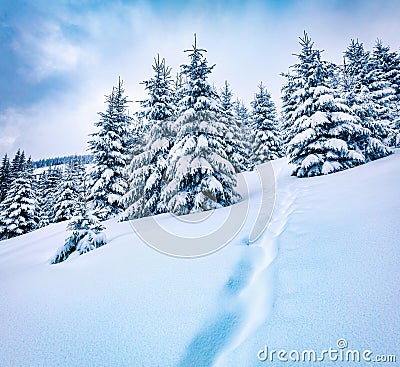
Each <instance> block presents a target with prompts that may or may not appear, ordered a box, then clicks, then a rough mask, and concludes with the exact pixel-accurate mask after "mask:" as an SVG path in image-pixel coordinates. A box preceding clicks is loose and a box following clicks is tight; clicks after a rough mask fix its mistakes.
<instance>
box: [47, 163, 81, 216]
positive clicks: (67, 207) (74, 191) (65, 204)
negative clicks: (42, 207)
mask: <svg viewBox="0 0 400 367" xmlns="http://www.w3.org/2000/svg"><path fill="white" fill-rule="evenodd" d="M84 177H85V171H84V168H83V166H82V164H81V163H80V161H79V159H75V160H73V161H71V162H70V163H69V165H68V166H67V167H66V169H65V171H64V173H63V176H62V179H61V182H60V184H59V185H58V187H57V195H56V200H55V203H54V217H53V221H54V222H61V221H64V220H68V219H71V218H72V217H73V216H75V215H76V214H77V212H79V210H80V206H81V205H82V195H83V190H84V188H83V181H84Z"/></svg>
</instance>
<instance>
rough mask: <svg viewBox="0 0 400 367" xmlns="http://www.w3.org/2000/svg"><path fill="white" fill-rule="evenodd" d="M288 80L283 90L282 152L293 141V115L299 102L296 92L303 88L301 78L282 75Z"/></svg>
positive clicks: (288, 74)
mask: <svg viewBox="0 0 400 367" xmlns="http://www.w3.org/2000/svg"><path fill="white" fill-rule="evenodd" d="M281 76H283V77H284V78H285V79H286V80H285V82H284V84H283V86H282V88H281V100H282V109H281V122H280V126H279V129H280V136H281V140H282V144H283V147H282V150H283V151H286V148H287V145H288V143H289V141H290V140H292V139H293V137H294V135H295V132H294V129H293V113H294V112H295V110H296V106H297V100H296V94H295V92H296V91H297V90H298V89H300V88H301V84H300V78H299V77H298V76H297V75H294V74H293V73H282V74H281Z"/></svg>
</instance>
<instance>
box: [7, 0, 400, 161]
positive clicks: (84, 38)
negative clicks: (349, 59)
mask: <svg viewBox="0 0 400 367" xmlns="http://www.w3.org/2000/svg"><path fill="white" fill-rule="evenodd" d="M398 19H400V2H399V1H397V0H393V1H390V0H386V1H372V0H371V1H368V0H364V1H339V0H331V1H329V0H327V1H305V0H302V1H300V0H291V1H280V0H271V1H218V0H214V1H204V0H203V1H200V0H199V1H160V0H158V1H95V0H93V1H81V0H70V1H63V0H60V1H54V2H52V1H50V0H48V1H44V0H37V1H21V0H17V1H15V0H10V1H9V0H0V41H1V42H0V55H1V56H0V72H1V74H0V94H1V95H0V154H4V153H5V152H7V153H9V154H14V153H15V151H16V149H18V147H21V148H22V149H24V150H25V151H26V153H27V154H31V155H32V157H33V158H34V159H39V158H42V157H49V156H54V155H66V154H74V153H78V154H82V153H85V150H86V147H87V144H86V141H87V140H88V134H89V133H91V132H93V129H94V127H93V124H94V122H95V121H96V120H97V112H98V111H101V110H102V109H103V108H104V105H103V101H104V95H105V94H108V93H109V92H110V90H111V88H112V85H113V84H115V83H116V81H117V80H118V76H119V75H120V76H121V77H122V78H123V79H124V81H125V86H126V91H127V93H128V95H129V97H130V99H131V100H133V101H136V100H140V99H141V98H143V97H144V96H145V94H144V91H143V86H142V85H140V84H139V83H140V82H141V81H143V80H145V79H147V78H148V77H149V76H150V75H151V64H152V61H153V57H154V56H155V55H156V54H157V53H160V55H161V56H162V57H165V58H166V60H167V64H168V65H170V66H171V67H172V69H173V72H177V71H178V66H179V65H180V64H182V63H184V62H186V58H187V56H186V54H185V53H183V50H184V49H187V48H188V47H190V45H191V44H192V41H193V33H194V32H196V33H197V34H198V41H199V45H200V46H201V47H203V48H206V49H208V55H207V56H208V59H209V61H210V63H212V64H213V63H215V64H216V67H215V69H214V70H215V71H214V73H213V75H212V77H211V79H212V81H213V82H214V83H215V85H216V87H218V88H219V87H220V86H222V84H223V82H224V80H225V79H227V80H228V81H229V82H230V84H231V86H232V88H233V90H234V93H235V96H238V97H239V98H241V99H243V100H244V101H245V103H246V104H249V102H250V100H251V98H252V97H253V94H254V92H255V91H256V88H257V84H258V83H259V82H260V81H263V83H265V84H266V85H267V87H268V89H269V90H270V91H271V93H272V96H273V98H274V100H275V101H276V102H277V103H278V104H279V96H280V94H279V90H280V86H281V83H282V78H281V77H280V76H279V74H280V72H283V71H286V70H287V69H288V67H289V65H291V64H293V63H294V62H295V57H294V56H293V55H292V54H293V53H296V52H297V51H298V49H299V47H298V37H299V36H300V35H301V34H302V32H303V30H307V31H308V33H309V34H310V36H311V37H312V39H313V40H314V42H315V45H316V47H318V48H320V49H324V50H325V51H324V57H325V58H326V59H328V60H331V61H335V62H341V60H342V56H343V51H344V50H345V48H346V46H347V45H348V43H349V42H350V39H351V38H359V40H360V41H362V42H364V44H365V45H366V47H367V48H371V47H372V46H373V44H374V41H375V40H376V38H381V39H382V40H383V42H384V43H386V44H388V45H390V46H391V48H392V49H394V50H398V49H399V46H400V44H399V38H398V35H399V34H400V22H399V21H398ZM136 108H137V106H136V105H135V104H134V103H133V104H132V107H131V110H132V111H133V110H135V109H136Z"/></svg>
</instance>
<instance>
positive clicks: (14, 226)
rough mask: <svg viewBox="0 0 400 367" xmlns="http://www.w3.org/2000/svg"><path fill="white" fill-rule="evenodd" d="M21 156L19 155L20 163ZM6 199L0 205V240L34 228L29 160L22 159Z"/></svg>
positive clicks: (33, 193) (33, 196)
mask: <svg viewBox="0 0 400 367" xmlns="http://www.w3.org/2000/svg"><path fill="white" fill-rule="evenodd" d="M21 156H22V154H19V159H20V162H22V158H21ZM23 161H24V163H23V165H21V166H20V167H19V171H18V174H17V175H16V176H15V178H14V180H13V182H12V184H11V188H10V190H9V191H8V193H7V195H6V198H5V199H4V201H3V202H2V203H1V204H0V238H1V239H9V238H12V237H15V236H19V235H21V234H24V233H28V232H30V231H32V230H34V229H35V228H36V225H37V223H36V220H35V219H36V215H35V192H34V188H33V170H32V165H31V160H30V159H29V160H28V161H27V162H26V161H25V158H23Z"/></svg>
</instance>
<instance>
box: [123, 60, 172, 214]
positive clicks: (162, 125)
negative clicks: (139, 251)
mask: <svg viewBox="0 0 400 367" xmlns="http://www.w3.org/2000/svg"><path fill="white" fill-rule="evenodd" d="M152 68H153V72H154V75H153V77H152V78H150V79H149V80H147V81H145V82H143V84H144V85H145V89H146V90H147V92H148V99H146V100H145V101H142V102H141V105H142V108H144V117H145V118H146V119H147V120H148V126H149V128H148V133H147V134H146V141H147V144H146V145H145V147H144V149H143V152H141V153H140V154H136V155H134V156H133V157H132V160H131V162H130V164H129V166H128V168H127V171H128V182H129V189H128V191H127V193H126V194H125V195H124V196H123V197H122V203H123V204H124V207H125V211H124V213H123V214H122V219H134V218H141V217H145V216H149V215H155V214H159V213H162V212H163V211H164V207H163V206H161V205H160V203H161V199H160V198H161V191H162V189H163V186H164V185H165V172H166V169H167V167H168V155H169V152H170V150H171V147H172V145H173V139H174V136H173V134H172V131H171V127H170V124H171V118H172V117H173V116H174V113H175V110H174V109H175V108H174V105H173V98H174V96H173V93H172V90H171V84H172V81H171V69H170V68H169V67H168V66H166V64H165V59H162V60H160V57H159V56H157V58H156V59H154V65H153V66H152Z"/></svg>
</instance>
